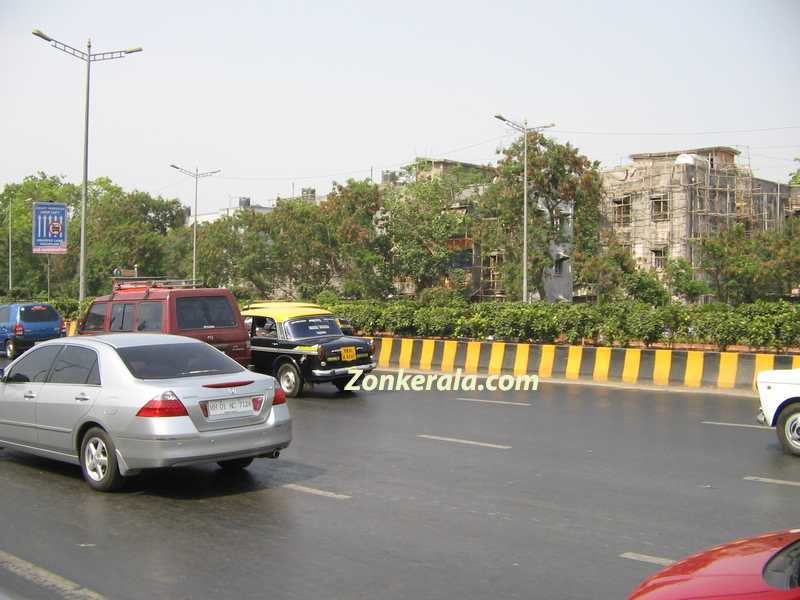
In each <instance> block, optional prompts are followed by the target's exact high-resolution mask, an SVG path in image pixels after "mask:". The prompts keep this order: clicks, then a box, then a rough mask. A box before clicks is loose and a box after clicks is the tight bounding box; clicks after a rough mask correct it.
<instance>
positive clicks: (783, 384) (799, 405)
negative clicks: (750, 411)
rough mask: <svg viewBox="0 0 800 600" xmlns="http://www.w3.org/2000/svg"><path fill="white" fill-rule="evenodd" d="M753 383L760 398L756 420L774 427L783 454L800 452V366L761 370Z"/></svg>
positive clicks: (799, 453) (797, 454) (798, 454)
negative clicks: (799, 367)
mask: <svg viewBox="0 0 800 600" xmlns="http://www.w3.org/2000/svg"><path fill="white" fill-rule="evenodd" d="M756 385H757V387H758V394H759V396H760V398H761V408H760V409H759V410H758V415H757V416H756V420H757V421H758V422H759V423H761V424H762V425H769V426H770V427H775V430H776V432H777V434H778V440H780V442H781V446H783V449H784V451H786V453H787V454H794V455H795V456H800V369H782V370H778V371H762V372H761V373H759V374H758V377H757V379H756Z"/></svg>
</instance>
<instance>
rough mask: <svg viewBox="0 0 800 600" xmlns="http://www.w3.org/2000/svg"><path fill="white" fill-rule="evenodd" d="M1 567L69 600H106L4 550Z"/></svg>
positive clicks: (1, 553)
mask: <svg viewBox="0 0 800 600" xmlns="http://www.w3.org/2000/svg"><path fill="white" fill-rule="evenodd" d="M0 567H2V568H3V569H5V570H6V571H9V572H11V573H13V574H14V575H16V576H18V577H21V578H22V579H27V580H28V581H30V582H31V583H33V584H34V585H37V586H39V587H43V588H46V589H48V590H51V591H53V592H55V593H56V594H58V595H59V596H61V597H62V598H66V599H67V600H106V597H105V596H102V595H100V594H98V593H97V592H93V591H92V590H90V589H87V588H85V587H83V586H82V585H80V584H79V583H75V582H74V581H70V580H69V579H67V578H65V577H61V575H56V574H55V573H51V572H50V571H48V570H47V569H43V568H42V567H39V566H36V565H35V564H33V563H31V562H28V561H27V560H24V559H22V558H19V557H18V556H14V555H13V554H9V553H8V552H3V551H2V550H0Z"/></svg>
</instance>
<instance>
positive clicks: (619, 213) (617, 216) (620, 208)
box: [613, 195, 631, 227]
mask: <svg viewBox="0 0 800 600" xmlns="http://www.w3.org/2000/svg"><path fill="white" fill-rule="evenodd" d="M613 216H614V225H616V226H617V227H627V226H628V225H630V224H631V197H630V195H628V196H622V197H621V198H614V215H613Z"/></svg>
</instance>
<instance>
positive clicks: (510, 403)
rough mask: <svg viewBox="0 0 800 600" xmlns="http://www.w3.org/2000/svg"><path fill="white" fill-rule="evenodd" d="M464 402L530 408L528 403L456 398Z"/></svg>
mask: <svg viewBox="0 0 800 600" xmlns="http://www.w3.org/2000/svg"><path fill="white" fill-rule="evenodd" d="M456 400H461V401H462V402H485V403H486V404H507V405H509V406H530V404H529V403H528V402H507V401H505V400H481V399H480V398H456Z"/></svg>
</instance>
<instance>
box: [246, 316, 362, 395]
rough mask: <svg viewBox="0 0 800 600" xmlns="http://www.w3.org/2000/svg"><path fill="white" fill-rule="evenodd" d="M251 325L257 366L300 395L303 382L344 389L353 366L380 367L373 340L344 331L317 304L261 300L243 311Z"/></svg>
mask: <svg viewBox="0 0 800 600" xmlns="http://www.w3.org/2000/svg"><path fill="white" fill-rule="evenodd" d="M242 316H243V317H244V318H245V323H246V324H249V329H250V343H251V348H252V363H253V368H254V369H255V370H256V371H258V372H260V373H267V374H269V375H272V376H273V377H275V378H277V379H278V381H279V382H280V384H281V387H282V388H283V390H284V392H285V393H286V395H287V396H289V397H295V396H297V395H298V394H300V392H301V391H302V389H303V384H304V383H333V384H334V385H335V386H336V387H337V388H339V390H343V389H344V388H345V385H346V384H347V382H348V381H350V380H351V379H352V378H353V373H352V369H359V370H360V371H361V372H362V373H368V372H369V371H372V370H373V369H374V368H375V366H376V365H375V359H374V352H375V350H374V346H373V343H372V341H371V340H367V339H365V338H360V337H354V336H347V335H344V334H343V333H342V329H341V327H340V326H339V321H338V319H337V318H336V317H335V316H334V315H333V314H332V313H331V312H329V311H327V310H325V309H324V308H321V307H319V306H316V305H314V304H303V303H295V302H261V303H257V304H251V305H250V306H248V307H247V308H245V309H244V310H243V311H242Z"/></svg>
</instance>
